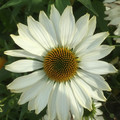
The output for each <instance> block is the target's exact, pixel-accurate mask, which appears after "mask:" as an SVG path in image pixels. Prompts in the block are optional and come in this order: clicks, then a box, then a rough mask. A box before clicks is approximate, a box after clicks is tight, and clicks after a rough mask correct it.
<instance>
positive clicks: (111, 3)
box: [104, 0, 120, 43]
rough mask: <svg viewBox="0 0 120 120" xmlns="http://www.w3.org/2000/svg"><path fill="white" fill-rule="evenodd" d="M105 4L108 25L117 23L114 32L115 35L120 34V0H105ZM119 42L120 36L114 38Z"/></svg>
mask: <svg viewBox="0 0 120 120" xmlns="http://www.w3.org/2000/svg"><path fill="white" fill-rule="evenodd" d="M104 5H105V6H106V11H105V14H106V15H108V16H107V17H105V20H109V21H110V22H109V24H108V25H115V26H116V27H117V30H116V31H115V32H114V34H115V35H117V36H120V0H105V1H104ZM114 39H115V40H116V42H117V43H120V37H118V38H114Z"/></svg>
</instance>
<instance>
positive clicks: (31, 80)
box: [7, 70, 45, 90]
mask: <svg viewBox="0 0 120 120" xmlns="http://www.w3.org/2000/svg"><path fill="white" fill-rule="evenodd" d="M44 76H45V73H44V71H43V70H39V71H35V72H33V73H30V74H28V75H24V76H21V77H18V78H16V79H15V80H14V81H13V82H11V83H10V84H9V85H8V86H7V88H8V89H12V90H19V89H23V88H26V87H28V86H31V85H33V84H35V83H37V82H38V81H39V80H40V79H42V78H43V77H44Z"/></svg>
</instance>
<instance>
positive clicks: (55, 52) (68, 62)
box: [44, 48, 78, 82]
mask: <svg viewBox="0 0 120 120" xmlns="http://www.w3.org/2000/svg"><path fill="white" fill-rule="evenodd" d="M77 68H78V61H77V58H76V56H75V54H74V53H73V52H72V51H71V50H69V49H67V48H55V49H52V50H51V51H50V52H48V54H47V55H46V56H45V59H44V71H45V72H46V74H47V76H48V78H50V79H51V80H54V81H56V82H65V81H68V80H70V78H72V77H73V76H74V75H75V74H76V71H77Z"/></svg>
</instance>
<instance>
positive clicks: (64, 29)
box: [59, 6, 75, 46]
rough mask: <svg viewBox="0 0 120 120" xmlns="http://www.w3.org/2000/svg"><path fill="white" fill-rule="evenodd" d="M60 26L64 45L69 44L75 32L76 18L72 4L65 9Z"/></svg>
mask: <svg viewBox="0 0 120 120" xmlns="http://www.w3.org/2000/svg"><path fill="white" fill-rule="evenodd" d="M59 28H60V38H61V43H62V46H65V45H69V44H70V43H71V41H72V39H73V36H74V32H75V18H74V16H73V12H72V7H71V6H67V7H66V8H65V10H64V11H63V14H62V16H61V18H60V24H59Z"/></svg>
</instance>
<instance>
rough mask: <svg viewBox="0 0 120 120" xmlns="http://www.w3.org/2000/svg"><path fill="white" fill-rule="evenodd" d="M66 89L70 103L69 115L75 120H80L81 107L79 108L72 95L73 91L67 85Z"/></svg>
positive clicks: (81, 114)
mask: <svg viewBox="0 0 120 120" xmlns="http://www.w3.org/2000/svg"><path fill="white" fill-rule="evenodd" d="M66 89H67V91H68V93H69V101H70V110H71V113H72V114H73V115H74V116H75V119H76V120H79V119H80V120H81V119H82V116H83V107H82V106H80V105H79V104H78V102H77V100H76V98H75V96H74V94H73V91H72V89H71V87H70V85H69V84H68V83H66Z"/></svg>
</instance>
